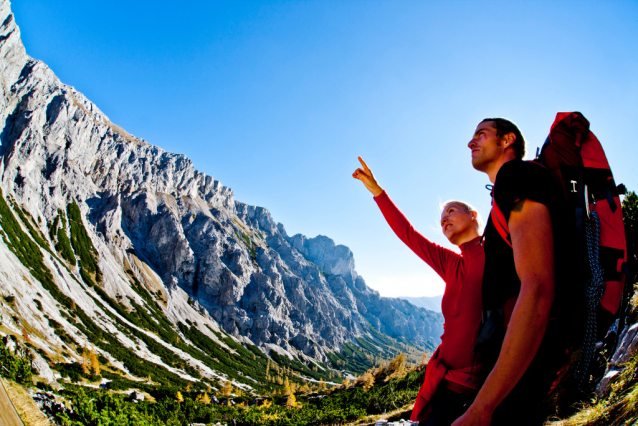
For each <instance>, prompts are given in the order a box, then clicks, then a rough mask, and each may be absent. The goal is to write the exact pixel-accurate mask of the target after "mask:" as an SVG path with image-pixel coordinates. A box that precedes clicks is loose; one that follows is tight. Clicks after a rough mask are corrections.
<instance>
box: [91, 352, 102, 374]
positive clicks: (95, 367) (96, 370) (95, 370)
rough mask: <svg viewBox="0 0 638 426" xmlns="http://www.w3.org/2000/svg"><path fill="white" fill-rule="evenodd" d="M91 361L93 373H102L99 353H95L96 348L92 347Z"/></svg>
mask: <svg viewBox="0 0 638 426" xmlns="http://www.w3.org/2000/svg"><path fill="white" fill-rule="evenodd" d="M89 361H90V362H91V370H93V374H94V375H96V376H99V375H100V361H99V360H98V359H97V355H96V353H95V348H92V349H91V351H90V352H89Z"/></svg>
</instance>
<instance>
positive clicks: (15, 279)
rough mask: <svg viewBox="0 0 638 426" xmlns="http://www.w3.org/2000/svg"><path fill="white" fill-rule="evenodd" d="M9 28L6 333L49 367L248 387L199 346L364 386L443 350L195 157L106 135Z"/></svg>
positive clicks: (114, 129)
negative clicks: (87, 358)
mask: <svg viewBox="0 0 638 426" xmlns="http://www.w3.org/2000/svg"><path fill="white" fill-rule="evenodd" d="M0 21H1V22H3V23H2V24H1V25H0V72H1V75H2V80H1V81H0V88H1V90H2V93H1V94H0V120H2V122H3V123H4V125H3V129H2V132H1V133H0V176H1V182H0V187H1V188H2V192H3V197H4V198H3V200H4V199H6V201H7V203H6V206H7V208H6V209H5V211H4V214H3V216H2V222H1V223H0V226H2V228H3V241H2V242H0V255H1V256H2V257H3V261H2V266H0V273H2V274H4V275H3V281H4V282H3V296H4V297H14V298H15V300H14V301H13V302H12V303H3V304H2V313H3V314H4V317H5V318H9V320H6V321H5V323H4V325H3V327H5V331H8V332H10V333H13V334H24V335H29V336H31V338H30V340H31V341H33V342H34V343H33V344H34V345H35V346H36V347H37V348H39V349H40V352H42V353H41V354H40V356H41V357H42V358H44V359H48V360H49V361H53V360H54V359H59V360H61V361H63V362H74V361H77V360H78V359H79V354H78V352H79V351H80V350H81V348H87V347H91V346H92V345H93V346H94V347H95V350H97V351H98V352H99V354H100V355H101V356H104V357H105V358H106V359H108V361H109V363H110V364H111V365H113V366H114V367H116V368H118V369H120V370H121V371H124V372H126V373H130V374H131V376H136V374H137V376H136V377H139V375H140V374H142V373H143V372H144V371H147V370H148V368H150V366H148V365H146V364H139V363H138V364H139V365H138V364H136V363H135V361H134V360H132V357H134V356H136V357H138V358H140V359H141V360H145V361H146V360H148V361H149V362H151V363H153V364H155V365H158V366H161V367H162V368H163V369H165V370H166V372H165V373H162V374H164V375H165V376H166V377H171V378H173V379H174V380H177V379H176V377H179V378H182V379H184V380H190V381H193V380H195V381H196V380H198V377H197V376H198V375H199V376H202V375H203V377H205V378H209V379H210V380H218V379H220V380H221V379H230V378H232V379H233V380H234V381H235V383H237V384H238V385H239V386H242V385H243V386H249V385H248V383H249V382H250V381H249V380H247V379H245V377H244V378H242V377H240V375H235V376H234V377H231V376H228V375H229V374H233V373H231V372H229V371H226V370H227V368H225V367H223V365H222V364H223V362H221V361H220V359H218V358H220V357H222V358H223V355H222V354H221V353H220V354H219V356H218V357H217V358H215V359H217V361H215V359H213V358H210V357H207V356H206V354H205V353H201V352H202V350H201V348H198V347H197V345H198V344H199V345H200V346H201V345H204V346H206V345H213V344H214V345H218V346H219V347H220V348H222V349H223V350H224V351H227V352H230V353H233V354H234V355H237V354H243V355H242V356H254V357H257V358H259V359H261V360H263V362H266V361H265V358H260V357H262V355H260V354H259V353H256V352H255V349H254V348H260V350H261V351H262V352H263V354H272V353H273V352H274V353H275V354H277V356H286V357H288V359H289V361H287V362H291V363H295V362H302V364H303V365H304V366H306V367H308V366H312V365H315V366H316V365H323V363H329V364H330V365H331V366H332V368H335V367H336V366H338V365H341V366H344V365H345V366H347V367H348V368H350V369H352V371H361V370H362V369H363V370H365V369H366V367H369V366H371V365H374V362H376V361H379V360H381V359H387V358H388V357H391V356H393V355H394V354H395V352H396V351H397V350H398V349H397V348H405V349H406V350H407V349H408V348H410V347H414V348H420V349H419V350H429V351H432V350H433V349H434V347H435V346H436V345H437V344H438V341H439V340H438V339H439V335H440V334H441V333H442V317H441V316H440V315H439V314H436V313H433V312H430V311H427V310H424V309H420V308H416V307H414V306H413V305H410V304H409V303H407V302H405V301H401V300H399V299H389V298H382V297H380V296H379V294H378V292H375V291H374V290H372V289H370V288H369V287H368V286H367V285H366V284H365V281H364V280H363V278H362V277H360V276H359V275H358V274H357V273H356V271H355V269H354V255H353V254H352V252H351V251H350V250H349V249H348V248H347V247H345V246H341V245H336V244H335V243H334V241H332V240H331V239H329V238H328V237H324V236H318V237H315V238H308V237H305V236H303V235H301V234H297V235H295V236H292V237H289V236H288V235H287V233H286V231H285V228H284V226H283V225H282V224H279V223H275V221H274V220H273V218H272V217H271V215H270V213H269V212H268V210H266V209H265V208H263V207H257V206H250V205H247V204H244V203H241V202H239V201H236V200H235V199H234V194H233V192H232V189H230V188H228V187H226V186H224V185H222V184H221V183H220V182H219V181H217V180H215V179H214V178H213V177H211V176H208V175H206V174H203V173H201V172H199V171H197V170H195V168H194V167H193V163H192V161H191V160H190V159H188V158H187V157H186V156H184V155H180V154H173V153H169V152H166V151H164V150H162V149H161V148H159V147H156V146H153V145H151V144H149V143H148V142H146V141H145V140H143V139H141V138H138V137H135V136H133V135H131V134H129V133H127V132H126V131H124V130H123V129H121V128H120V127H119V126H117V125H115V124H113V123H111V122H110V120H109V119H108V117H107V116H106V115H105V114H103V113H102V112H101V111H100V110H99V108H98V107H97V106H96V105H94V104H93V103H92V102H90V101H89V100H88V99H87V98H86V97H85V96H84V95H82V94H81V93H80V92H78V91H76V90H75V89H74V88H73V87H71V86H68V85H65V84H63V83H61V82H60V81H59V79H58V78H57V77H56V76H55V74H54V73H53V71H52V70H51V69H49V68H48V67H47V66H46V65H45V64H44V63H43V62H41V61H37V60H34V59H33V58H30V57H29V56H28V55H27V54H26V51H25V49H24V46H23V45H22V42H21V39H20V30H19V27H18V26H17V24H16V22H15V19H14V16H13V14H12V13H11V10H10V3H9V2H8V1H6V0H5V1H2V2H0ZM12 217H13V219H11V218H12ZM67 225H68V226H67ZM10 227H13V228H11V229H14V230H15V232H16V234H15V235H18V234H19V235H20V236H22V237H21V240H24V241H21V242H18V240H12V239H11V236H10V235H9V233H8V229H9V228H10ZM5 228H6V229H5ZM20 232H21V233H20ZM27 239H28V240H29V241H26V240H27ZM67 240H68V241H69V243H67V242H66V241H67ZM65 247H66V249H65ZM36 249H37V251H38V253H40V254H38V253H36V252H35V250H36ZM23 252H24V253H30V254H29V256H33V258H32V259H31V258H30V259H31V260H30V261H28V262H27V261H25V260H24V259H26V258H20V257H19V256H18V255H19V254H20V253H23ZM65 253H66V254H65ZM25 256H26V255H25ZM40 256H41V260H39V259H40ZM21 259H22V260H21ZM33 262H35V263H33ZM33 264H37V265H40V266H38V268H40V269H37V270H36V269H34V267H33ZM47 270H48V271H49V274H50V275H51V277H50V278H46V279H45V278H41V279H38V278H36V277H35V275H34V274H36V272H37V274H40V275H39V276H41V277H44V276H47V277H48V275H47V272H46V271H47ZM38 271H39V272H38ZM37 274H36V275H37ZM42 274H44V275H42ZM43 279H45V281H46V283H44V282H43V281H42V280H43ZM34 300H38V304H35V305H34V302H33V301H34ZM93 328H95V330H93ZM92 330H93V331H92ZM99 330H103V331H104V330H105V331H107V332H108V334H109V336H107V335H105V334H104V332H99ZM228 336H232V337H228ZM95 339H98V341H97V342H96V341H94V340H95ZM229 339H230V340H229ZM171 340H173V342H177V343H173V342H171ZM104 342H106V343H104ZM196 342H199V343H196ZM211 342H212V343H211ZM119 344H121V345H122V346H123V348H125V349H122V350H121V351H120V352H117V351H116V349H115V346H117V345H119ZM193 347H195V349H193ZM206 347H208V346H206ZM211 348H213V346H211ZM242 348H244V349H245V348H248V352H246V353H243V352H242V351H243V350H244V349H242ZM211 350H213V349H211ZM215 350H216V349H215ZM250 351H252V352H250ZM251 353H252V355H251ZM344 353H345V354H347V356H348V357H349V358H348V361H347V360H346V358H347V357H344V356H345V355H344ZM118 354H119V355H118ZM257 358H256V359H257ZM295 359H296V360H298V361H295ZM140 362H141V361H140ZM228 362H230V361H228ZM260 362H262V361H260ZM282 362H283V361H282ZM304 363H305V364H304ZM51 364H54V363H52V362H49V365H51ZM45 365H46V363H43V369H45V370H46V368H45V367H44V366H45ZM304 366H302V365H299V366H297V367H298V368H299V371H301V370H303V369H304V368H305V367H304ZM220 368H225V370H218V369H220ZM246 368H248V367H246ZM322 368H323V369H325V368H327V366H326V365H323V366H322ZM162 371H164V370H162ZM246 371H248V370H246ZM304 371H305V370H304ZM309 371H310V367H308V371H306V374H310V373H309ZM325 371H327V370H325ZM169 373H170V374H169ZM47 374H48V373H47ZM330 374H332V373H330ZM149 377H150V376H149Z"/></svg>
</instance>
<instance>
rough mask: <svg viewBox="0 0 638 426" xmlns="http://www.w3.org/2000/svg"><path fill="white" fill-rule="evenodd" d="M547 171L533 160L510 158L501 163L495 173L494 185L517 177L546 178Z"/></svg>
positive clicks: (548, 174) (547, 176)
mask: <svg viewBox="0 0 638 426" xmlns="http://www.w3.org/2000/svg"><path fill="white" fill-rule="evenodd" d="M547 178H550V173H549V171H548V170H547V169H546V168H545V167H543V166H541V165H540V164H538V163H536V162H534V161H525V160H511V161H508V162H507V163H505V164H503V165H502V166H501V168H500V170H499V171H498V173H497V174H496V181H495V182H494V184H495V186H498V185H499V184H501V185H503V184H504V183H507V182H511V181H512V180H514V181H516V180H519V179H547Z"/></svg>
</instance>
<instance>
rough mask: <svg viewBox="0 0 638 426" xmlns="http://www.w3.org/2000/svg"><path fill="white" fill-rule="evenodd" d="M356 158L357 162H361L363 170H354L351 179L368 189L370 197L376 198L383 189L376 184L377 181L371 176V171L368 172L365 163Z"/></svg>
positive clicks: (368, 169)
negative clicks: (361, 183) (357, 180)
mask: <svg viewBox="0 0 638 426" xmlns="http://www.w3.org/2000/svg"><path fill="white" fill-rule="evenodd" d="M357 158H359V161H360V162H361V165H362V166H363V168H358V169H357V170H355V171H354V173H353V174H352V177H353V178H355V179H359V180H360V181H361V182H363V184H364V185H365V187H366V188H368V191H370V192H372V195H374V196H375V197H378V196H379V195H381V193H382V192H383V188H381V187H380V186H379V184H378V183H377V180H376V179H375V178H374V175H373V174H372V170H370V168H369V167H368V165H367V164H366V162H365V161H363V159H362V158H361V157H357Z"/></svg>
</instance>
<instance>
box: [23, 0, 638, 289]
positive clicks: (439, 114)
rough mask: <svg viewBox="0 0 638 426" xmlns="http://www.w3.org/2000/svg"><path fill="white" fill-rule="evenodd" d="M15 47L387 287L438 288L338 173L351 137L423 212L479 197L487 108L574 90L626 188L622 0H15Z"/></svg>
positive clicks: (626, 16) (346, 169) (630, 104)
mask: <svg viewBox="0 0 638 426" xmlns="http://www.w3.org/2000/svg"><path fill="white" fill-rule="evenodd" d="M12 8H13V11H14V13H15V16H16V21H17V23H18V25H19V26H20V28H21V31H22V38H23V41H24V44H25V46H26V49H27V53H28V54H30V55H31V56H33V57H34V58H37V59H40V60H43V61H44V62H45V63H47V64H48V65H49V66H50V67H51V69H52V70H53V71H54V72H55V73H56V74H57V75H58V77H59V78H60V79H61V80H62V81H63V82H64V83H66V84H69V85H72V86H74V87H75V88H76V89H78V90H79V91H81V92H83V93H84V94H85V95H86V96H87V97H88V98H89V99H91V100H92V101H93V102H95V103H96V104H97V105H98V107H99V108H101V109H102V111H104V113H105V114H106V115H108V116H109V118H110V119H111V120H112V121H113V122H114V123H116V124H118V125H120V126H122V127H123V128H124V129H126V130H127V131H128V132H130V133H132V134H134V135H136V136H139V137H142V138H144V139H146V140H147V141H148V142H150V143H152V144H154V145H158V146H160V147H161V148H163V149H165V150H168V151H172V152H177V153H182V154H185V155H187V156H188V157H190V158H191V159H193V161H194V163H195V166H196V168H197V169H199V170H201V171H203V172H205V173H208V174H210V175H212V176H213V177H214V178H216V179H218V180H220V181H221V182H222V183H223V184H224V185H226V186H229V187H231V188H232V189H233V190H234V192H235V197H236V199H237V200H239V201H243V202H246V203H249V204H255V205H259V206H264V207H266V208H268V209H269V210H270V211H271V213H272V215H273V217H274V219H275V220H276V221H279V222H282V223H283V224H284V225H285V227H286V229H287V231H288V233H289V234H290V235H292V234H295V233H303V234H305V235H308V236H315V235H317V234H322V235H327V236H329V237H331V238H332V239H334V240H335V241H336V242H337V243H338V244H345V245H347V246H349V247H350V248H351V249H352V250H353V252H354V254H355V260H356V268H357V270H358V272H359V273H360V274H361V275H362V276H363V277H364V278H365V279H366V281H367V282H368V284H369V285H371V286H372V287H374V288H376V289H378V290H379V291H380V292H381V294H382V295H387V296H399V295H410V296H422V295H434V294H440V293H442V289H443V288H442V285H441V282H440V280H439V279H438V278H437V277H436V276H434V274H433V273H432V272H431V271H430V270H429V269H428V267H427V266H426V265H424V264H423V263H422V262H421V261H420V260H419V259H418V258H417V257H416V256H415V255H413V254H412V252H410V251H409V249H407V248H405V247H404V246H403V245H402V243H401V242H400V241H398V239H397V238H396V237H395V236H394V234H393V233H392V231H391V230H390V229H389V228H388V227H387V225H386V224H385V222H384V220H383V218H382V216H381V214H380V212H379V211H378V209H377V207H376V204H375V203H374V202H373V200H372V197H371V196H370V195H369V193H368V192H367V191H366V190H365V189H364V188H363V186H362V185H361V184H360V183H359V182H358V181H355V180H354V179H352V177H351V173H352V171H353V170H354V169H355V168H356V167H357V166H358V163H357V160H356V158H357V156H358V155H361V156H362V157H363V158H364V159H365V160H367V162H368V164H369V166H370V167H371V168H372V170H373V171H374V172H375V174H376V176H377V178H378V180H379V181H380V183H381V185H382V186H383V187H384V188H385V189H386V190H387V191H388V193H389V194H390V196H391V197H392V198H393V199H394V201H395V202H396V203H397V205H398V206H399V207H400V208H401V209H402V210H403V211H404V212H405V213H406V215H407V216H408V217H409V218H410V220H411V221H412V222H413V224H414V225H415V226H416V227H417V228H418V229H419V230H421V232H422V233H423V234H424V235H426V236H427V237H429V238H431V239H433V240H434V241H436V242H438V243H441V244H445V243H447V241H446V240H445V239H444V238H443V237H442V236H441V235H440V231H439V229H438V225H437V224H438V216H439V211H438V204H439V201H440V200H447V199H450V198H458V199H462V200H466V201H469V202H470V203H472V204H474V205H475V206H477V207H478V209H479V211H480V212H481V213H482V214H483V216H485V215H486V214H487V213H488V211H489V201H490V200H489V194H488V192H487V191H486V190H485V189H484V185H485V184H486V183H488V180H487V177H486V176H485V175H483V174H480V173H478V172H476V171H474V170H473V169H472V167H471V164H470V155H469V150H468V149H467V146H466V145H467V142H468V140H469V138H470V137H471V135H472V132H473V130H474V127H475V126H476V124H477V123H478V122H479V121H480V120H481V119H483V118H485V117H488V116H504V117H508V118H510V119H512V120H514V121H515V122H517V123H518V124H519V126H520V127H521V129H522V131H523V133H524V135H525V136H526V138H527V139H528V141H529V148H528V151H529V152H530V155H532V153H533V152H534V151H535V148H536V146H539V145H540V144H541V143H542V142H543V141H544V139H545V137H546V134H547V132H548V130H549V127H550V125H551V123H552V122H553V120H554V116H555V113H556V112H557V111H571V110H579V111H581V112H583V113H584V114H585V116H586V117H587V118H588V119H589V120H590V121H591V123H592V130H593V131H594V133H596V135H597V136H598V137H599V139H600V140H601V141H602V142H603V146H604V147H605V149H606V152H607V155H608V157H609V161H610V163H611V166H612V169H613V171H614V174H615V178H616V181H617V182H624V183H625V184H626V185H627V186H628V187H629V188H630V189H634V190H636V189H638V172H637V171H636V168H637V167H638V119H637V117H638V77H637V76H638V2H636V1H596V2H588V1H561V2H555V1H534V2H532V1H501V2H493V1H489V2H488V1H486V2H480V1H397V0H393V1H345V2H344V1H290V2H285V1H279V2H259V1H243V2H242V1H192V2H188V1H185V2H174V1H171V2H166V1H126V2H124V1H120V0H111V1H108V2H87V1H79V0H56V1H50V0H15V1H14V2H13V5H12Z"/></svg>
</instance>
